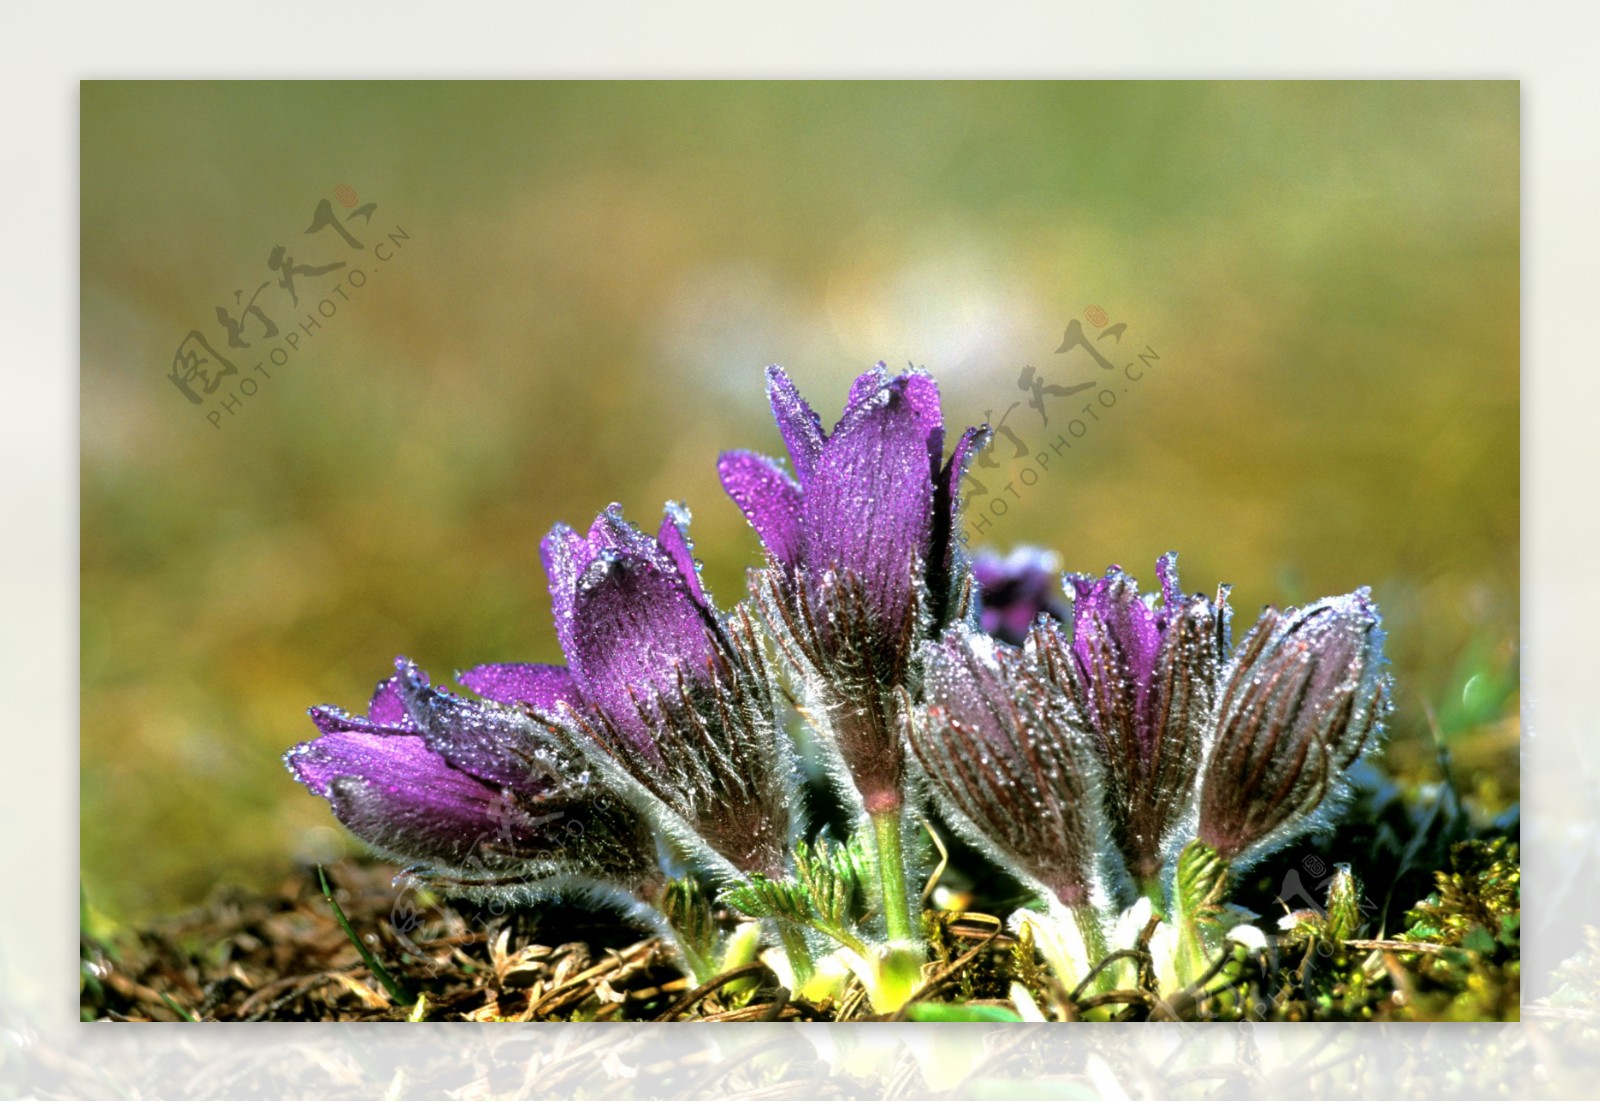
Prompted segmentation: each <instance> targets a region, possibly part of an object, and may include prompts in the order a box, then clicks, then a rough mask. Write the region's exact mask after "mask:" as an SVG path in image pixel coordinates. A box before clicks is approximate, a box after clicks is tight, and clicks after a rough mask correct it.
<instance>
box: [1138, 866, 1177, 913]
mask: <svg viewBox="0 0 1600 1102" xmlns="http://www.w3.org/2000/svg"><path fill="white" fill-rule="evenodd" d="M1139 894H1140V895H1142V896H1144V898H1146V899H1148V900H1149V901H1150V912H1151V913H1152V914H1153V915H1155V916H1156V917H1157V918H1160V919H1166V918H1170V917H1171V911H1170V907H1169V904H1168V903H1167V893H1166V892H1165V891H1163V890H1162V887H1161V877H1159V876H1149V877H1146V878H1145V879H1143V880H1141V881H1139Z"/></svg>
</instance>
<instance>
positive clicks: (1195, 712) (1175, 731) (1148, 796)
mask: <svg viewBox="0 0 1600 1102" xmlns="http://www.w3.org/2000/svg"><path fill="white" fill-rule="evenodd" d="M1177 558H1178V557H1177V555H1175V554H1167V555H1164V556H1163V557H1162V558H1161V560H1160V561H1159V562H1157V564H1156V573H1157V575H1158V576H1159V577H1160V579H1161V592H1162V596H1161V603H1160V605H1156V604H1155V603H1154V601H1153V600H1152V601H1151V602H1150V603H1146V600H1145V598H1143V597H1142V596H1141V595H1140V593H1139V586H1138V583H1137V582H1135V581H1134V579H1133V578H1131V577H1129V576H1128V575H1127V574H1124V573H1123V572H1122V570H1121V568H1119V567H1115V566H1113V567H1112V568H1111V569H1110V570H1108V571H1107V572H1106V575H1105V577H1103V578H1090V577H1087V576H1084V575H1074V576H1073V577H1072V578H1071V579H1070V580H1071V582H1072V587H1073V590H1074V593H1075V595H1076V598H1075V600H1074V602H1073V610H1072V636H1073V637H1072V644H1071V648H1070V659H1067V658H1066V655H1065V654H1063V650H1064V640H1063V639H1062V636H1061V634H1060V633H1059V632H1057V631H1055V630H1054V629H1053V628H1052V629H1050V630H1048V631H1043V632H1041V640H1042V641H1043V642H1044V644H1045V649H1046V651H1047V653H1048V654H1049V656H1050V657H1051V658H1052V660H1053V663H1054V666H1055V668H1056V669H1058V670H1059V671H1060V672H1061V673H1064V674H1065V675H1066V676H1065V677H1062V678H1061V679H1060V680H1061V681H1062V683H1063V684H1064V686H1065V687H1066V688H1067V690H1068V691H1069V692H1070V693H1071V694H1072V697H1073V701H1074V703H1075V704H1076V705H1077V709H1078V712H1079V713H1080V714H1081V715H1082V716H1083V718H1084V720H1085V721H1086V722H1087V723H1088V725H1089V727H1090V729H1091V730H1092V731H1093V732H1094V736H1095V738H1094V745H1095V747H1096V749H1097V750H1098V751H1099V754H1100V760H1101V762H1102V763H1103V765H1104V769H1105V782H1106V812H1107V816H1108V819H1109V822H1110V826H1111V833H1112V837H1113V840H1114V841H1115V842H1116V845H1117V849H1118V850H1119V851H1120V852H1121V853H1122V856H1123V859H1124V861H1125V862H1126V864H1127V868H1128V871H1129V873H1131V874H1132V875H1133V877H1134V878H1135V880H1137V881H1138V882H1140V883H1141V884H1148V883H1150V882H1151V881H1152V880H1153V879H1154V878H1156V877H1157V876H1158V875H1159V873H1160V871H1161V867H1162V865H1163V864H1164V862H1165V857H1166V850H1167V849H1168V847H1169V843H1171V842H1172V841H1174V838H1173V832H1174V830H1175V829H1176V828H1177V827H1178V825H1179V821H1180V820H1181V819H1182V818H1183V816H1184V814H1185V812H1186V811H1187V810H1188V808H1189V806H1190V804H1191V799H1190V797H1191V793H1192V791H1193V788H1194V780H1195V773H1196V770H1197V769H1198V767H1199V762H1200V755H1201V753H1202V750H1203V747H1204V743H1205V739H1206V733H1207V725H1208V723H1209V722H1210V718H1211V709H1212V704H1213V701H1214V699H1215V694H1216V683H1217V676H1218V670H1219V669H1220V668H1221V665H1222V663H1223V661H1224V658H1225V656H1226V654H1227V651H1228V628H1229V618H1230V613H1229V610H1228V606H1227V591H1226V590H1225V589H1224V590H1219V592H1218V594H1217V600H1216V601H1215V602H1212V601H1209V600H1207V599H1206V598H1205V597H1203V596H1200V595H1198V594H1196V595H1195V596H1193V597H1185V596H1184V594H1183V592H1182V591H1181V590H1180V589H1179V587H1178V567H1177Z"/></svg>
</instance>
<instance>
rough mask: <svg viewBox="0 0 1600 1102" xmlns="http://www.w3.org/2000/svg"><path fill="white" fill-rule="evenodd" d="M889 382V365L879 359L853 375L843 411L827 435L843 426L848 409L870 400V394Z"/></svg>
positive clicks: (848, 412)
mask: <svg viewBox="0 0 1600 1102" xmlns="http://www.w3.org/2000/svg"><path fill="white" fill-rule="evenodd" d="M888 384H889V365H888V364H886V363H884V362H883V361H882V360H879V361H878V362H877V363H875V364H873V365H872V366H871V367H870V368H868V369H867V370H866V371H863V372H862V373H861V374H860V375H857V376H856V377H855V380H854V381H853V382H852V383H851V384H850V393H849V394H848V395H846V396H845V400H844V413H843V414H842V415H841V416H840V418H839V420H838V422H837V423H835V425H834V426H833V432H830V433H829V434H828V436H829V437H830V438H832V437H833V436H836V435H837V434H838V432H839V430H840V429H841V428H843V427H844V422H845V418H846V417H848V416H850V411H851V410H852V409H854V408H855V407H856V406H859V405H864V404H865V403H867V402H870V401H871V400H872V396H873V395H874V394H876V393H878V391H880V390H882V389H883V388H884V387H885V386H887V385H888Z"/></svg>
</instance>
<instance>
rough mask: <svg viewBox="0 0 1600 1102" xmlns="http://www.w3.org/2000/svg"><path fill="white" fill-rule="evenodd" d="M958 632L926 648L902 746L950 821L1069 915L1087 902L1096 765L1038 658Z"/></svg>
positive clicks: (1095, 855)
mask: <svg viewBox="0 0 1600 1102" xmlns="http://www.w3.org/2000/svg"><path fill="white" fill-rule="evenodd" d="M1044 631H1045V628H1043V627H1042V626H1041V627H1040V628H1038V629H1037V630H1036V632H1035V634H1034V636H1033V637H1031V638H1030V640H1029V643H1028V645H1027V647H1026V649H1019V648H1016V647H1011V646H1007V645H1006V644H1004V643H997V642H995V640H993V639H991V638H990V637H988V636H986V635H980V634H977V633H975V632H973V631H971V629H969V628H967V627H965V626H959V627H957V628H955V629H954V630H952V631H951V632H950V634H949V635H947V636H946V637H945V638H944V639H943V640H942V641H940V642H938V643H932V644H929V646H928V670H927V682H926V685H927V708H926V711H925V713H924V716H923V718H922V721H921V722H919V723H916V724H914V725H913V726H912V728H911V747H912V750H913V752H914V753H915V754H916V757H917V760H918V761H919V762H920V763H921V764H922V768H923V771H924V772H925V773H926V775H927V778H928V781H929V784H930V787H931V788H932V790H933V793H934V795H935V796H936V797H937V801H938V803H939V804H940V806H941V807H942V808H943V809H944V810H945V811H946V812H947V814H948V815H949V817H950V818H951V820H952V823H953V825H955V826H956V827H957V828H958V829H960V830H961V831H962V833H963V834H965V835H966V836H967V837H968V838H969V840H971V841H972V842H973V844H974V845H976V846H978V847H979V848H980V849H982V850H984V851H985V852H987V853H988V854H989V855H990V856H991V857H992V858H993V859H994V860H995V861H996V862H998V863H999V864H1001V865H1003V866H1005V867H1006V868H1007V869H1009V870H1011V871H1012V872H1014V873H1015V874H1016V875H1017V876H1019V877H1020V878H1022V879H1023V880H1025V881H1027V882H1029V883H1031V884H1033V885H1035V886H1036V887H1038V888H1042V889H1044V890H1045V891H1047V892H1048V893H1049V894H1050V895H1051V896H1053V897H1054V898H1056V899H1057V900H1059V901H1060V902H1061V903H1063V904H1065V905H1066V906H1068V907H1074V908H1076V907H1082V906H1084V905H1085V904H1088V903H1090V902H1091V897H1092V895H1093V894H1094V890H1095V887H1096V885H1097V884H1098V882H1099V862H1100V858H1099V854H1100V838H1101V836H1102V829H1103V826H1102V819H1101V807H1100V804H1101V801H1100V780H1099V767H1098V765H1097V763H1096V761H1095V755H1094V751H1093V749H1092V748H1091V747H1090V745H1089V740H1088V738H1087V737H1086V736H1085V735H1084V733H1083V732H1082V729H1081V722H1080V721H1079V719H1078V717H1077V715H1076V713H1075V712H1074V710H1073V707H1072V704H1071V702H1070V701H1069V700H1068V698H1067V696H1066V694H1065V693H1063V692H1062V691H1061V689H1060V687H1059V686H1058V685H1056V684H1055V683H1054V681H1053V679H1052V677H1051V674H1050V671H1049V669H1048V668H1047V665H1046V663H1045V660H1044V658H1043V656H1042V654H1041V653H1040V651H1039V647H1038V642H1039V635H1040V633H1042V632H1044Z"/></svg>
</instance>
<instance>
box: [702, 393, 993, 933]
mask: <svg viewBox="0 0 1600 1102" xmlns="http://www.w3.org/2000/svg"><path fill="white" fill-rule="evenodd" d="M767 393H768V396H769V397H770V399H771V402H772V411H773V414H774V415H775V416H776V418H777V421H778V429H779V431H780V432H781V433H782V434H783V439H784V443H785V444H786V445H787V446H788V450H789V459H790V462H791V464H792V465H793V474H792V475H791V474H790V472H788V471H786V470H784V469H783V467H782V466H780V465H779V464H778V463H776V462H775V461H773V460H771V459H768V458H766V457H765V456H760V455H756V454H754V453H752V452H743V451H739V452H727V453H724V454H723V456H722V458H721V460H720V461H719V463H718V469H719V471H720V473H721V475H722V484H723V486H724V487H725V488H726V489H727V491H728V494H729V496H731V497H732V498H733V500H734V501H735V502H737V503H738V505H739V507H740V508H741V509H742V510H744V514H745V516H746V517H747V518H748V519H749V521H750V523H751V525H752V526H753V527H754V528H755V530H756V533H757V535H759V536H760V537H761V542H762V544H763V546H764V547H765V548H766V552H767V562H768V565H767V567H766V569H765V570H761V571H757V572H756V573H755V574H754V575H753V578H752V588H753V590H754V592H755V594H756V597H757V600H758V601H759V603H760V605H761V608H762V613H763V616H764V618H765V619H766V622H767V624H768V626H769V627H770V628H771V629H772V633H773V635H774V637H775V639H776V641H777V644H778V648H779V649H780V650H781V651H782V652H783V654H784V656H785V658H786V660H787V662H788V665H789V667H790V669H791V670H792V671H793V672H794V673H795V674H796V675H797V678H798V680H799V683H800V696H801V698H802V699H801V703H802V706H803V708H804V710H805V711H806V713H807V718H808V720H809V721H810V723H811V726H812V727H813V728H814V729H815V730H816V731H817V732H818V733H819V734H820V735H821V736H822V742H823V746H824V749H825V751H826V752H827V753H828V755H829V758H830V761H831V763H832V765H833V766H834V767H835V773H836V776H837V777H838V779H839V784H838V787H839V790H840V791H841V793H842V794H844V795H845V797H846V798H847V799H850V800H852V801H853V802H857V803H858V804H859V806H860V807H861V808H862V809H863V810H864V812H865V813H866V814H867V816H869V817H870V819H871V821H872V827H873V832H874V836H875V843H876V863H877V871H878V875H879V884H880V887H881V890H882V894H883V913H884V918H885V921H886V923H887V926H888V931H889V936H890V938H891V939H892V940H895V941H902V942H904V941H911V940H914V938H915V924H914V922H913V920H912V916H911V902H910V898H909V892H908V890H907V886H906V885H907V869H906V865H905V858H904V851H903V847H902V845H901V831H902V829H903V825H904V824H903V823H902V821H901V820H902V817H903V813H904V808H905V795H906V794H905V749H904V734H903V731H904V727H905V725H906V724H907V723H908V722H909V719H910V716H909V701H910V699H911V697H912V694H914V693H915V692H917V691H918V689H919V682H920V680H921V670H920V666H919V661H918V647H919V646H920V644H921V642H922V641H923V640H924V639H926V638H929V637H933V636H937V635H938V634H940V633H942V632H943V630H944V628H945V627H946V626H947V625H948V624H950V623H952V622H954V621H956V620H960V619H962V618H964V617H966V616H967V615H968V614H969V611H970V609H971V605H972V599H973V594H972V580H971V571H970V569H969V568H968V565H967V562H966V557H965V554H964V553H963V551H962V549H961V543H960V538H959V536H960V533H959V530H958V521H959V518H958V515H957V513H958V506H959V503H960V494H959V486H960V483H961V478H962V476H963V475H964V474H965V472H966V467H967V463H968V462H969V461H970V460H971V459H972V457H973V456H974V455H975V454H976V452H977V450H978V449H979V448H980V447H982V445H983V443H984V441H985V440H986V438H987V430H979V429H968V430H967V432H966V433H965V434H963V436H962V437H961V439H960V441H959V442H958V443H957V444H956V447H955V451H954V453H953V454H952V455H951V457H950V458H949V460H948V461H946V460H945V458H944V417H943V415H942V413H941V412H940V408H939V388H938V386H937V385H935V383H934V381H933V379H932V378H930V377H929V376H928V375H926V374H925V373H923V372H921V371H918V370H912V371H907V372H904V373H902V374H900V375H895V376H892V377H891V376H890V375H889V373H888V371H887V370H886V369H885V368H884V365H883V364H881V363H880V364H878V365H877V366H876V367H874V368H873V369H872V370H871V371H868V372H866V373H865V374H863V375H861V376H859V377H858V378H857V379H856V381H855V383H854V385H852V386H851V388H850V396H849V398H848V399H847V401H846V403H845V410H844V414H843V415H842V416H841V417H840V418H839V423H838V424H837V425H835V426H834V429H833V431H832V432H831V433H824V432H823V430H822V422H821V420H820V419H819V418H818V417H817V415H816V414H815V413H814V412H812V410H811V407H810V406H808V405H807V404H806V402H805V399H803V398H801V397H800V393H799V391H797V390H796V389H795V387H794V384H793V383H791V382H790V381H789V377H788V375H786V374H784V372H783V369H782V368H780V367H776V366H774V367H769V368H768V369H767Z"/></svg>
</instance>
